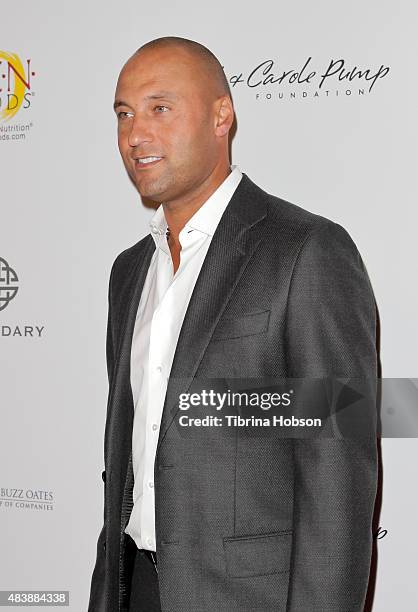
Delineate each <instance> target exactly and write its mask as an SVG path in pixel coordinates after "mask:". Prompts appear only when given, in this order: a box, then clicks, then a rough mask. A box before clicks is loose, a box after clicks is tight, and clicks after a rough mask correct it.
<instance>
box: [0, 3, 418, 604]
mask: <svg viewBox="0 0 418 612" xmlns="http://www.w3.org/2000/svg"><path fill="white" fill-rule="evenodd" d="M417 13H418V11H417V9H416V3H414V2H413V1H412V0H410V1H409V2H408V1H400V2H394V1H391V2H389V1H387V0H369V1H368V2H367V3H365V2H360V1H359V0H352V1H351V2H349V3H348V2H344V3H343V2H338V1H335V0H322V1H321V0H320V1H319V2H316V3H312V2H308V0H305V1H300V0H299V1H297V0H296V1H295V0H294V1H293V2H292V3H290V2H277V1H273V0H270V1H266V0H261V1H260V2H257V3H256V4H253V3H248V5H244V4H243V3H238V2H235V3H234V2H231V3H225V2H212V3H210V4H207V5H202V4H201V3H200V4H199V3H194V2H192V1H191V0H188V1H185V0H179V1H178V2H177V3H175V4H173V3H168V2H166V3H164V2H163V3H161V2H159V3H155V4H154V3H142V4H141V3H138V2H133V1H132V0H125V2H124V3H121V4H118V3H107V4H104V3H103V2H99V1H98V0H91V1H90V2H89V3H88V4H86V3H82V2H81V0H73V1H72V2H71V3H65V4H63V3H57V2H54V1H53V0H43V1H38V2H36V3H33V2H30V1H27V0H26V1H21V2H20V3H18V4H14V5H10V4H9V5H8V6H7V7H6V6H4V7H3V8H2V32H1V38H0V60H1V62H2V63H1V64H0V101H1V107H0V156H1V166H0V167H1V172H2V174H1V177H2V188H1V217H0V228H1V229H0V258H1V259H2V260H3V261H0V359H1V369H0V384H1V395H0V406H1V444H0V541H1V542H2V546H1V549H0V590H1V589H3V590H6V589H23V590H30V589H36V590H41V589H53V590H61V589H64V590H69V591H70V606H69V609H70V610H71V611H72V612H80V610H86V609H87V601H88V592H89V585H90V578H91V572H92V569H93V563H94V557H95V546H96V539H97V536H98V532H99V529H100V526H101V521H102V510H103V483H102V481H101V478H100V474H101V470H102V469H103V434H104V423H105V411H106V394H107V377H106V370H105V327H106V314H107V312H106V308H107V283H108V277H109V271H110V266H111V263H112V261H113V259H114V257H115V256H116V254H117V253H119V252H120V251H121V250H122V249H124V248H126V247H128V246H130V245H131V244H133V243H135V242H136V241H137V240H139V238H141V237H142V236H144V235H145V233H146V232H147V231H148V230H147V221H148V219H149V217H150V215H151V214H152V211H149V210H146V209H145V208H144V206H143V205H142V203H141V201H140V199H139V196H138V194H137V193H136V192H135V190H134V188H133V187H132V185H131V183H130V181H129V180H128V178H127V176H126V173H125V170H124V168H123V165H122V162H121V160H120V158H119V153H118V150H117V144H116V121H115V116H114V115H113V111H112V103H113V95H114V89H115V85H116V79H117V76H118V73H119V70H120V68H121V66H122V65H123V63H124V62H125V61H126V59H127V58H128V57H129V56H130V55H131V54H132V53H133V52H134V51H135V49H136V48H137V47H139V46H140V45H141V44H143V43H144V42H146V41H148V40H151V39H153V38H156V37H158V36H165V35H176V36H184V37H187V38H192V39H194V40H197V41H199V42H202V43H203V44H205V45H206V46H208V47H209V48H210V49H211V50H212V51H213V52H214V53H215V54H216V55H217V57H218V58H219V59H220V61H221V63H222V64H223V66H224V69H225V73H226V75H227V76H228V78H230V79H232V80H234V77H237V76H238V75H241V74H242V77H241V79H239V81H240V82H237V83H236V84H235V86H233V87H232V93H233V97H234V104H235V109H236V113H237V124H238V131H237V135H236V137H235V139H234V142H233V160H232V161H233V163H235V164H238V166H239V167H240V169H241V170H242V171H244V172H246V173H247V174H248V175H249V177H250V178H251V179H252V180H253V181H254V182H256V183H257V184H258V185H260V186H261V187H262V188H263V189H265V190H266V191H269V192H271V193H274V194H275V195H278V196H280V197H282V198H285V199H287V200H290V201H292V202H294V203H296V204H299V205H301V206H303V207H305V208H307V209H309V210H311V211H313V212H316V213H319V214H322V215H325V216H327V217H329V218H331V219H333V220H334V221H336V222H338V223H340V224H342V225H343V226H344V227H346V229H347V230H348V231H349V232H350V234H351V236H352V237H353V239H354V241H355V242H356V244H357V246H358V248H359V250H360V252H361V253H362V256H363V259H364V261H365V263H366V266H367V268H368V271H369V275H370V278H371V281H372V284H373V287H374V290H375V295H376V299H377V302H378V306H379V309H380V317H381V326H382V351H381V358H382V363H383V375H384V376H387V377H414V376H415V377H416V376H417V364H416V359H415V353H416V350H415V347H416V346H417V344H418V329H417V324H416V316H415V313H416V312H417V310H418V295H417V291H416V278H417V264H416V260H417V258H416V247H415V232H416V227H417V222H418V214H417V212H416V208H415V204H416V196H417V191H418V190H417V181H416V161H417V129H416V128H417V122H416V109H415V106H416V99H417V98H416V96H417V85H416V83H417V81H416V77H415V73H414V68H415V66H414V57H416V51H417V43H416V40H417V39H416V31H415V30H416V28H415V24H416V17H417ZM12 54H16V56H17V58H18V59H16V57H14V58H11V57H10V56H11V55H12ZM308 58H311V59H310V60H309V62H308V65H307V67H306V68H305V72H304V73H302V74H300V75H299V81H302V80H303V79H304V78H306V77H307V76H308V74H309V73H311V72H315V75H314V76H312V77H311V79H310V81H309V82H306V81H305V82H299V83H298V82H293V83H289V78H287V79H285V80H284V81H283V82H282V83H281V84H280V83H275V84H270V85H259V86H257V87H252V86H249V85H248V84H247V83H246V79H247V77H248V76H249V74H250V73H251V72H252V71H253V70H254V69H255V68H256V67H257V66H260V65H261V64H263V66H262V68H266V67H267V64H264V62H267V61H268V60H271V61H272V62H273V64H272V66H271V70H270V71H269V74H274V75H275V78H277V77H278V76H281V75H282V74H283V72H284V71H289V70H294V71H296V72H300V71H301V69H302V67H303V66H304V64H305V63H306V62H307V60H308ZM19 59H20V61H21V63H22V66H23V69H24V75H25V77H26V81H27V77H28V64H27V60H28V59H30V64H29V72H30V73H31V74H30V75H29V76H30V86H29V87H27V86H26V85H25V86H22V84H21V81H20V80H19V78H18V77H16V76H15V73H14V72H13V70H11V69H10V68H9V67H8V66H9V64H8V61H9V62H10V63H11V64H13V65H14V66H15V67H16V66H17V61H18V60H19ZM332 61H334V62H336V63H335V64H334V67H333V70H334V69H335V70H336V69H337V68H338V67H341V68H343V69H344V70H345V71H346V72H344V74H345V75H348V73H349V72H350V71H352V70H353V69H355V70H360V71H361V72H362V76H361V78H359V77H358V76H355V77H354V78H353V79H352V80H351V81H350V80H349V79H348V78H345V79H343V80H339V78H338V74H337V73H336V74H334V75H333V76H327V77H326V78H325V80H324V82H323V84H322V85H321V87H320V86H319V85H320V83H321V78H322V76H321V75H324V74H325V73H326V71H327V68H329V66H330V63H331V62H332ZM338 62H339V63H338ZM262 68H261V69H260V70H258V71H257V72H256V73H255V75H254V76H253V77H252V79H250V85H254V83H255V82H256V81H257V80H260V79H257V78H256V76H257V75H258V76H259V75H260V71H261V70H262ZM387 68H389V70H386V69H387ZM367 69H368V70H369V72H368V73H365V72H364V71H366V70H367ZM339 74H340V76H343V75H342V74H341V73H339ZM375 74H379V75H380V78H377V79H376V80H373V79H372V78H371V77H372V76H373V75H375ZM3 75H4V76H3ZM8 75H9V76H10V79H8ZM265 76H267V73H266V74H265V75H264V77H265ZM288 76H289V77H290V76H291V75H288ZM367 78H368V79H369V80H367ZM16 83H17V85H19V83H20V86H19V87H20V88H19V89H18V90H15V87H16V86H17V85H16ZM28 84H29V83H28ZM8 86H9V87H10V91H8ZM370 86H371V90H370V91H369V89H370ZM16 91H18V94H19V95H18V97H19V96H21V95H22V91H23V94H26V100H23V103H22V104H21V106H20V107H19V108H18V110H17V112H16V113H15V114H13V116H11V117H9V116H8V115H9V114H8V113H7V112H6V113H5V112H4V110H5V108H6V106H7V97H8V94H13V93H14V92H15V93H16ZM326 92H328V93H326ZM315 94H316V95H315ZM292 95H293V96H294V97H291V96H292ZM9 100H11V101H12V102H11V105H14V103H13V100H16V98H13V97H12V96H10V97H9ZM20 101H21V99H20ZM26 106H27V107H28V108H25V107H26ZM2 283H3V284H2ZM6 284H7V285H8V286H9V287H10V289H9V290H7V291H6V290H5V289H4V287H5V285H6ZM2 287H3V288H2ZM16 288H17V291H16ZM13 293H15V296H14V297H12V295H13ZM7 296H10V298H11V299H9V298H8V297H7ZM382 446H383V461H384V485H383V486H384V488H383V505H382V513H381V519H380V525H381V527H382V529H384V530H387V534H386V535H385V537H384V538H382V539H380V540H379V541H378V547H379V565H378V574H377V587H376V598H375V605H374V608H373V610H376V611H377V612H392V611H393V610H394V609H399V610H402V612H409V611H412V610H415V609H416V608H417V604H418V588H417V585H416V578H415V573H416V569H415V567H416V555H415V544H416V536H415V530H414V523H415V518H416V515H417V512H418V496H417V493H416V487H415V483H416V468H415V466H416V462H417V459H418V443H417V440H416V439H402V440H399V439H397V440H395V439H386V440H383V443H382ZM382 533H383V532H382ZM5 609H6V608H5ZM7 609H9V608H7ZM10 609H12V608H10Z"/></svg>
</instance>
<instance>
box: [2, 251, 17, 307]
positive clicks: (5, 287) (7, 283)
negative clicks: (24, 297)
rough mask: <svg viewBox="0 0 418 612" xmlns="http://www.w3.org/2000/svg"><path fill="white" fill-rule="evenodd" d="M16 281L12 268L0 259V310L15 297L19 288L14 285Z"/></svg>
mask: <svg viewBox="0 0 418 612" xmlns="http://www.w3.org/2000/svg"><path fill="white" fill-rule="evenodd" d="M18 280H19V279H18V278H17V274H16V272H15V271H14V270H13V268H11V267H10V266H9V264H8V263H7V261H6V260H5V259H3V258H2V257H0V310H4V309H5V308H6V306H8V304H9V302H10V301H11V300H12V299H13V298H14V297H15V295H16V293H17V290H18V288H19V287H18V286H17V284H16V283H17V281H18Z"/></svg>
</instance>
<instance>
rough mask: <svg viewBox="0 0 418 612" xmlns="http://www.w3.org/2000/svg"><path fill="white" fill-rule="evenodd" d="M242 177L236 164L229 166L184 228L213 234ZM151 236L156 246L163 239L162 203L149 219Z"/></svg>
mask: <svg viewBox="0 0 418 612" xmlns="http://www.w3.org/2000/svg"><path fill="white" fill-rule="evenodd" d="M241 179H242V172H241V171H240V169H239V168H238V166H236V165H232V166H231V172H230V173H229V174H228V176H227V177H226V178H225V180H224V181H223V182H222V183H221V184H220V185H219V187H218V188H217V189H216V190H215V191H214V192H213V193H212V194H211V195H210V196H209V198H208V199H207V200H206V201H205V202H204V203H203V204H202V206H201V207H200V208H199V209H198V210H197V211H196V212H195V213H194V215H193V216H192V217H191V218H190V219H189V221H188V222H187V223H186V225H185V227H184V228H183V229H185V228H188V229H196V230H198V231H200V232H203V233H204V234H207V235H208V236H213V234H214V233H215V230H216V228H217V226H218V223H219V221H220V220H221V217H222V215H223V213H224V211H225V209H226V207H227V206H228V204H229V201H230V200H231V198H232V195H233V193H234V191H235V190H236V188H237V187H238V185H239V182H240V181H241ZM149 225H150V229H151V236H152V237H153V239H154V242H155V245H156V246H157V247H158V246H160V244H161V241H162V240H165V234H166V231H167V221H166V219H165V215H164V209H163V205H162V204H160V206H159V207H158V208H157V210H156V211H155V213H154V215H153V216H152V217H151V220H150V223H149Z"/></svg>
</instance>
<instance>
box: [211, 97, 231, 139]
mask: <svg viewBox="0 0 418 612" xmlns="http://www.w3.org/2000/svg"><path fill="white" fill-rule="evenodd" d="M233 121H234V107H233V105H232V101H231V98H230V97H229V96H228V95H224V96H222V97H221V98H218V100H216V113H215V134H216V136H225V135H226V134H228V132H229V130H230V129H231V125H232V123H233Z"/></svg>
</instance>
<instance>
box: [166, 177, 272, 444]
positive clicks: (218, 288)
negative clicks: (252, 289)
mask: <svg viewBox="0 0 418 612" xmlns="http://www.w3.org/2000/svg"><path fill="white" fill-rule="evenodd" d="M260 193H263V192H262V191H261V190H260V189H259V188H258V187H257V186H256V185H255V184H254V183H253V182H252V181H251V180H250V179H249V178H248V176H247V175H246V174H245V173H243V177H242V179H241V181H240V183H239V185H238V187H237V189H236V190H235V192H234V194H233V196H232V198H231V201H230V202H229V204H228V206H227V208H226V210H225V212H224V214H223V215H222V218H221V220H220V222H219V225H218V227H217V229H216V231H215V233H214V235H213V237H212V241H211V244H210V247H209V250H208V252H207V255H206V258H205V261H204V262H203V265H202V268H201V270H200V273H199V276H198V278H197V280H196V284H195V287H194V290H193V293H192V296H191V298H190V302H189V305H188V308H187V311H186V314H185V317H184V321H183V325H182V328H181V330H180V335H179V338H178V342H177V347H176V351H175V353H174V359H173V364H172V367H171V372H170V377H169V380H168V386H167V393H166V397H165V402H164V408H163V415H162V420H161V426H160V433H159V438H158V447H157V451H158V448H159V447H160V444H161V442H162V440H163V438H164V436H165V434H166V432H167V430H168V428H169V427H170V425H171V423H172V421H173V419H174V418H175V416H176V414H177V412H178V410H179V408H178V397H179V394H180V393H185V392H187V389H188V388H189V386H190V384H191V382H192V380H193V377H194V375H195V373H196V370H197V368H198V367H199V364H200V362H201V360H202V358H203V355H204V353H205V350H206V348H207V346H208V344H209V341H210V339H211V337H212V334H213V332H214V330H215V327H216V324H217V322H218V320H219V318H220V317H221V315H222V312H223V311H224V309H225V307H226V305H227V303H228V300H229V299H230V297H231V295H232V292H233V291H234V288H235V286H236V284H237V283H238V281H239V279H240V276H241V274H242V273H243V271H244V269H245V267H246V265H247V264H248V261H249V260H250V259H251V257H252V255H253V254H254V251H255V249H256V248H257V247H258V245H259V244H260V242H261V240H262V228H263V224H262V223H259V222H260V221H261V220H262V219H263V218H264V217H265V216H266V203H265V199H264V198H260ZM264 195H265V194H264Z"/></svg>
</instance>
